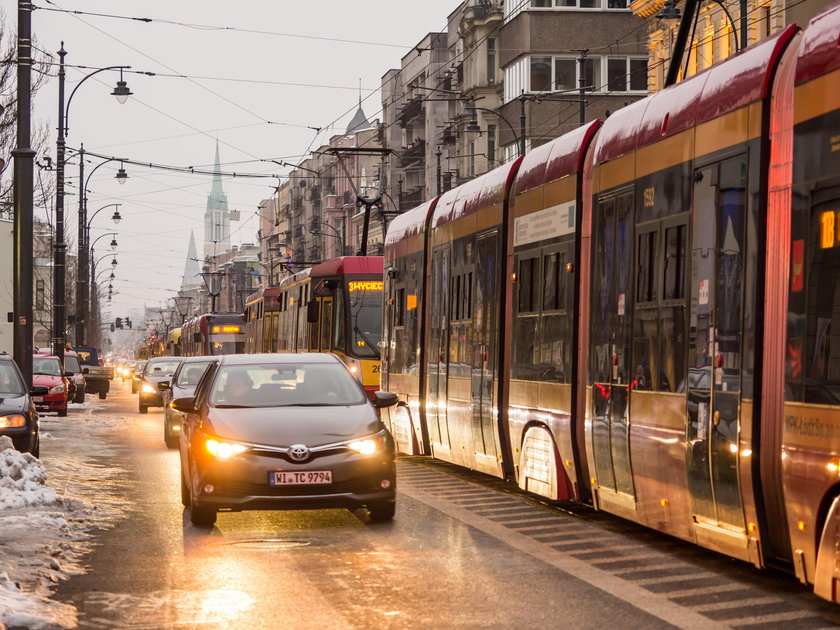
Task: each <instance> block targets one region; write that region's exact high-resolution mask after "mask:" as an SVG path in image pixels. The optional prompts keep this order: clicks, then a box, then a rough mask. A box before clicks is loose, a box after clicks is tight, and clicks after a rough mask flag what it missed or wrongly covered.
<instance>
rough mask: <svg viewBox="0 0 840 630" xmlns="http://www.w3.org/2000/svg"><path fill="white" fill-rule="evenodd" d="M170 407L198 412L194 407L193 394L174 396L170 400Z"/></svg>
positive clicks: (185, 411)
mask: <svg viewBox="0 0 840 630" xmlns="http://www.w3.org/2000/svg"><path fill="white" fill-rule="evenodd" d="M172 408H173V409H175V410H176V411H180V412H182V413H198V409H196V408H195V396H187V397H186V398H176V399H175V400H173V401H172Z"/></svg>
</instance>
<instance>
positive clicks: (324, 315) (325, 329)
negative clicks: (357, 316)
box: [321, 300, 332, 352]
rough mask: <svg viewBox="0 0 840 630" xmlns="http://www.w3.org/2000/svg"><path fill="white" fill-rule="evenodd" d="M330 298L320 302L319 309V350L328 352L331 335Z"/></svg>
mask: <svg viewBox="0 0 840 630" xmlns="http://www.w3.org/2000/svg"><path fill="white" fill-rule="evenodd" d="M331 333H332V300H324V301H323V302H322V311H321V350H322V351H323V352H329V350H330V338H331V337H332V334H331Z"/></svg>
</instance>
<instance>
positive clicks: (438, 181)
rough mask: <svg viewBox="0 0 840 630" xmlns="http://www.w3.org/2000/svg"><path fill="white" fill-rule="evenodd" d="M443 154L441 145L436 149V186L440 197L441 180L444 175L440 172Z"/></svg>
mask: <svg viewBox="0 0 840 630" xmlns="http://www.w3.org/2000/svg"><path fill="white" fill-rule="evenodd" d="M441 155H443V153H442V152H441V150H440V147H438V148H437V151H435V157H436V158H437V173H436V175H435V187H436V189H437V196H438V197H440V191H441V188H442V182H441V177H442V175H441V172H440V156H441Z"/></svg>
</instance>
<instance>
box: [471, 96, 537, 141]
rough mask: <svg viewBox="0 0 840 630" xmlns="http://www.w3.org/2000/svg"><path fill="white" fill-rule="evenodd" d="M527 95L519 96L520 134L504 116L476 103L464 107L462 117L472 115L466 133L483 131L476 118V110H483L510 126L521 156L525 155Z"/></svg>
mask: <svg viewBox="0 0 840 630" xmlns="http://www.w3.org/2000/svg"><path fill="white" fill-rule="evenodd" d="M526 100H527V99H526V96H525V94H524V93H523V94H521V95H520V96H519V107H520V112H519V133H518V134H517V133H516V131H515V130H514V128H513V125H511V124H510V121H509V120H508V119H507V118H505V117H504V116H503V115H502V114H500V113H499V112H497V111H496V110H495V109H489V108H487V107H479V106H477V105H476V104H475V103H467V105H466V106H465V107H464V111H463V112H462V115H465V114H467V115H470V116H471V119H470V122H468V123H467V126H466V127H465V128H464V130H465V131H467V132H471V133H477V132H480V131H481V127H479V126H478V117H477V116H476V113H475V112H476V110H481V111H483V112H487V113H488V114H493V115H494V116H498V117H499V119H500V120H501V121H502V122H503V123H505V124H506V125H507V126H508V129H510V133H511V135H512V136H513V139H514V140H515V141H516V142H517V144H518V145H519V155H520V156H522V155H525V101H526Z"/></svg>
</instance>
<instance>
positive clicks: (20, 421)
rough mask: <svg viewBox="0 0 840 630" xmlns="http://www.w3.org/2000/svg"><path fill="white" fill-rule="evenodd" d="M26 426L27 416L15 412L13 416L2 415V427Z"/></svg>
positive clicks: (0, 423) (0, 424) (0, 417)
mask: <svg viewBox="0 0 840 630" xmlns="http://www.w3.org/2000/svg"><path fill="white" fill-rule="evenodd" d="M24 426H26V416H22V415H20V414H15V415H13V416H0V429H13V428H15V427H24Z"/></svg>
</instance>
